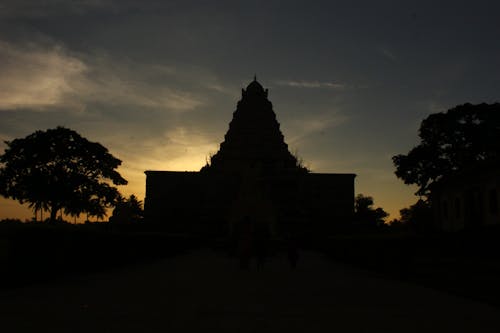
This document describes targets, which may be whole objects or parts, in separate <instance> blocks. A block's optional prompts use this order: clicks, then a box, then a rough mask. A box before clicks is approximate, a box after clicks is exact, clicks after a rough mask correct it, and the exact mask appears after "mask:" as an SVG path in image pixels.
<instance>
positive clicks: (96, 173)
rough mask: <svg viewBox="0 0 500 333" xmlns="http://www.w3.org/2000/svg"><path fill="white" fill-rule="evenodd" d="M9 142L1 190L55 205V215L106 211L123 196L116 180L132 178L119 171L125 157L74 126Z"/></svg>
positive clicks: (0, 170) (37, 204)
mask: <svg viewBox="0 0 500 333" xmlns="http://www.w3.org/2000/svg"><path fill="white" fill-rule="evenodd" d="M5 143H6V144H7V148H6V149H5V152H4V154H3V155H0V194H2V195H3V196H5V197H7V198H12V199H14V200H18V201H20V202H21V203H25V202H26V203H28V204H29V206H30V207H31V208H33V209H35V210H38V209H44V210H50V218H51V220H55V218H56V216H57V213H58V212H59V211H61V210H63V211H64V212H65V213H67V214H71V215H79V214H81V213H85V212H86V213H89V214H90V215H92V214H96V213H101V212H103V211H104V209H105V207H109V206H111V205H113V204H114V203H115V201H116V200H117V198H119V193H118V191H117V189H116V188H115V187H114V186H113V185H125V184H127V181H126V180H125V179H124V178H123V177H122V176H121V175H120V174H119V173H118V172H117V171H116V168H117V167H118V166H119V165H120V164H121V161H120V160H119V159H117V158H115V157H114V156H113V155H111V154H110V153H109V152H108V150H107V149H106V148H105V147H103V146H102V145H101V144H99V143H97V142H91V141H88V140H87V139H85V138H83V137H82V136H80V135H79V134H78V133H77V132H75V131H73V130H71V129H68V128H64V127H57V128H55V129H48V130H46V131H36V132H35V133H33V134H30V135H28V136H27V137H25V138H21V139H15V140H12V141H6V142H5Z"/></svg>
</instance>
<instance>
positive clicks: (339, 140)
mask: <svg viewBox="0 0 500 333" xmlns="http://www.w3.org/2000/svg"><path fill="white" fill-rule="evenodd" d="M499 12H500V2H498V1H481V0H479V1H438V0H435V1H353V0H351V1H333V0H332V1H274V0H267V1H257V0H254V1H189V0H183V1H150V0H141V1H127V0H80V1H63V0H46V1H24V0H13V1H9V0H0V140H1V143H0V153H1V152H3V151H4V149H5V147H6V145H5V143H4V141H5V140H12V139H14V138H20V137H24V136H26V135H29V134H31V133H32V132H34V131H36V130H40V129H41V130H45V129H48V128H54V127H56V126H65V127H68V128H71V129H74V130H76V131H77V132H79V133H80V134H81V135H82V136H84V137H86V138H88V139H89V140H91V141H97V142H100V143H101V144H103V145H104V146H106V147H107V148H108V149H109V151H110V152H111V153H112V154H113V155H114V156H116V157H117V158H119V159H121V160H122V161H123V164H122V165H121V167H120V168H119V172H120V173H121V174H122V175H123V176H124V177H125V178H126V179H127V180H128V181H129V184H128V185H126V186H120V187H119V190H120V192H121V193H123V194H124V195H127V196H128V195H130V194H135V195H137V196H138V197H139V198H140V199H143V198H144V192H145V175H144V171H145V170H173V171H175V170H177V171H184V170H199V169H200V168H201V167H202V166H203V165H204V164H205V162H206V158H207V157H208V156H209V155H210V154H211V153H214V152H216V151H217V150H218V147H219V144H220V143H221V142H222V141H223V138H224V134H225V132H226V131H227V129H228V123H229V121H230V120H231V117H232V112H233V111H234V110H235V109H236V103H237V101H238V100H239V99H240V97H241V88H244V87H246V86H247V85H248V83H250V81H251V80H252V79H253V76H254V74H256V75H257V78H258V80H259V82H260V83H261V84H262V85H263V86H264V87H265V88H269V99H270V100H271V102H272V103H273V106H274V111H275V113H276V115H277V118H278V121H279V122H280V123H281V130H282V132H283V134H284V135H285V140H286V142H287V143H288V145H289V147H290V150H291V151H292V152H294V153H297V154H298V155H299V156H300V157H301V158H302V159H303V160H304V162H305V165H306V166H308V167H309V168H310V169H311V170H312V171H313V172H330V173H355V174H357V177H356V181H355V192H356V193H357V194H358V193H363V194H365V195H369V196H372V197H373V198H374V201H375V206H377V207H382V208H384V209H385V210H386V211H388V212H389V213H390V214H391V216H390V217H389V219H392V218H396V217H398V215H399V210H400V209H402V208H404V207H407V206H409V205H411V204H413V203H415V202H416V201H417V199H418V197H416V196H415V195H414V192H415V191H416V188H415V187H413V186H407V185H405V184H404V183H403V182H402V181H401V180H399V179H397V178H396V176H395V175H394V171H395V168H394V166H393V164H392V160H391V157H392V156H394V155H396V154H406V153H407V152H408V151H409V150H410V149H411V148H412V147H414V146H415V145H417V144H418V143H419V139H418V128H419V125H420V122H421V121H422V120H423V119H424V118H425V117H426V116H427V115H429V114H431V113H436V112H442V111H446V110H447V109H450V108H452V107H453V106H455V105H458V104H463V103H466V102H469V103H481V102H486V103H493V102H499V101H500V42H499V41H500V21H499V20H498V13H499ZM32 216H33V213H32V212H31V211H30V210H29V209H27V207H25V206H21V205H19V204H18V203H17V202H14V201H12V200H7V199H3V198H0V219H1V218H13V217H17V218H21V219H25V218H31V217H32Z"/></svg>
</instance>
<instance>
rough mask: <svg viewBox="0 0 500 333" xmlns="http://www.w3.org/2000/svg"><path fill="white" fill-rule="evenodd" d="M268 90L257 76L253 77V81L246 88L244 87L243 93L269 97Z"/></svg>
mask: <svg viewBox="0 0 500 333" xmlns="http://www.w3.org/2000/svg"><path fill="white" fill-rule="evenodd" d="M267 93H268V90H267V89H264V87H263V86H262V85H261V84H260V83H259V81H257V76H254V77H253V81H252V82H250V84H249V85H248V86H247V88H246V89H243V92H242V95H243V96H245V95H253V96H255V95H259V96H263V97H266V98H267Z"/></svg>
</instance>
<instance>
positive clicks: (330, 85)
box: [274, 80, 347, 89]
mask: <svg viewBox="0 0 500 333" xmlns="http://www.w3.org/2000/svg"><path fill="white" fill-rule="evenodd" d="M274 83H275V84H277V85H280V86H288V87H297V88H327V89H345V88H346V87H347V86H346V85H345V84H343V83H335V82H320V81H293V80H278V81H275V82H274Z"/></svg>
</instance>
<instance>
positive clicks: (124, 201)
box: [109, 194, 144, 223]
mask: <svg viewBox="0 0 500 333" xmlns="http://www.w3.org/2000/svg"><path fill="white" fill-rule="evenodd" d="M143 216H144V211H143V209H142V201H140V200H139V199H137V197H136V196H135V195H133V194H132V195H131V196H130V197H128V198H122V197H120V198H119V199H118V200H117V203H116V205H115V209H114V210H113V215H112V216H111V217H110V219H109V222H117V223H135V222H139V221H141V219H142V218H143Z"/></svg>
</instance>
